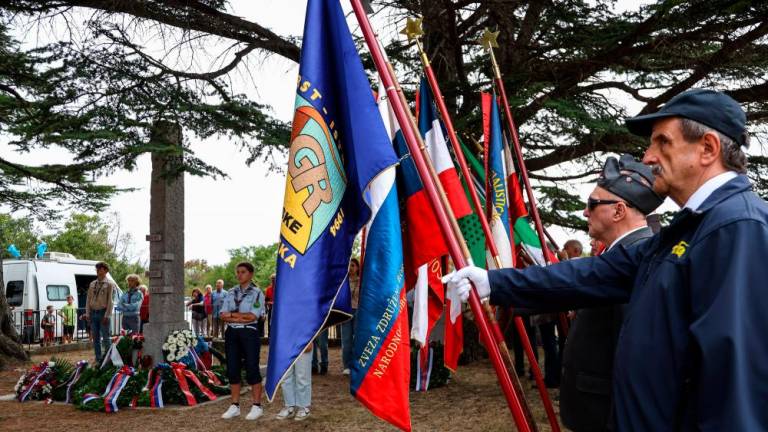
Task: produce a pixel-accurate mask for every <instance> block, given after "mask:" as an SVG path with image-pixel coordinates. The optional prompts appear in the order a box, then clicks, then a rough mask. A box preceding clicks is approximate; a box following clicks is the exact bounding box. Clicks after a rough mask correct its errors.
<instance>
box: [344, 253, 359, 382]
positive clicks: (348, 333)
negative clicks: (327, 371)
mask: <svg viewBox="0 0 768 432" xmlns="http://www.w3.org/2000/svg"><path fill="white" fill-rule="evenodd" d="M349 291H350V296H351V298H352V318H351V319H350V320H349V321H347V322H345V323H343V324H341V358H342V362H343V363H344V370H343V371H342V372H341V373H342V374H344V375H349V373H350V369H352V362H353V361H354V360H353V354H352V352H353V348H354V345H353V340H354V334H355V315H356V314H357V303H358V300H359V298H360V261H359V260H358V259H357V258H352V259H351V260H350V261H349Z"/></svg>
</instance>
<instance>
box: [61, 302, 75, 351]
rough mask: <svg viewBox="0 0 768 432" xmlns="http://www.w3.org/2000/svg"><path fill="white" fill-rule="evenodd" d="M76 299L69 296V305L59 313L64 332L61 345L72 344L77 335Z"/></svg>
mask: <svg viewBox="0 0 768 432" xmlns="http://www.w3.org/2000/svg"><path fill="white" fill-rule="evenodd" d="M74 300H75V299H74V297H72V296H71V295H68V296H67V304H65V305H64V307H62V308H61V310H60V311H59V316H60V317H61V321H62V324H63V330H64V332H63V333H62V337H61V343H63V344H66V343H70V342H72V340H73V337H74V335H75V323H77V308H76V307H75V305H74V304H73V302H74Z"/></svg>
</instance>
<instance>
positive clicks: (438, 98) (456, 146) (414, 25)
mask: <svg viewBox="0 0 768 432" xmlns="http://www.w3.org/2000/svg"><path fill="white" fill-rule="evenodd" d="M400 33H401V34H405V35H406V36H407V37H408V40H414V41H415V43H416V46H417V48H418V50H419V54H420V57H421V60H422V63H423V65H424V71H425V72H426V75H427V81H428V82H429V86H430V88H431V89H432V94H433V96H434V100H435V104H436V105H437V108H438V111H440V115H441V117H442V119H443V124H444V125H445V127H446V129H447V132H448V137H449V141H450V143H451V146H452V147H453V151H454V154H455V155H456V159H457V161H458V163H459V169H460V170H461V174H462V176H463V177H464V178H465V179H466V180H467V182H468V183H467V185H468V188H469V193H470V199H472V204H473V205H474V207H475V209H476V210H477V212H478V218H479V219H480V225H481V227H482V230H483V233H484V234H485V239H486V246H487V247H488V251H489V252H490V255H491V257H492V259H493V263H494V264H495V267H496V268H501V267H502V265H501V259H500V258H499V252H498V248H497V247H496V243H495V242H494V241H493V237H492V236H491V229H490V226H489V225H488V221H487V219H486V218H485V216H484V214H483V212H482V206H481V204H480V198H479V196H478V195H477V191H476V190H475V188H474V187H473V186H472V184H471V183H469V182H470V181H471V176H470V173H469V167H468V166H467V162H466V159H465V158H464V154H463V152H462V150H461V145H460V143H459V139H458V136H457V135H456V130H455V129H454V127H453V122H452V121H451V117H450V115H449V114H448V108H447V107H446V105H445V101H444V99H443V95H442V92H441V91H440V87H439V85H438V83H437V78H436V77H435V73H434V70H433V69H432V65H431V64H430V62H429V59H428V57H427V55H426V53H425V52H424V49H423V47H422V46H421V43H420V42H419V39H418V36H419V35H421V34H422V32H421V19H411V18H408V21H407V24H406V28H404V29H403V30H402V31H401V32H400ZM390 71H391V67H390ZM398 91H399V93H400V95H401V99H403V101H404V95H403V93H402V89H400V88H398ZM411 120H412V122H413V123H414V127H415V128H416V129H418V127H417V126H416V124H415V119H414V118H413V117H411ZM419 138H420V136H419ZM425 159H426V160H427V162H428V164H429V165H431V164H430V163H429V155H427V154H426V153H425ZM437 184H438V185H439V186H440V183H439V181H438V182H437ZM440 195H441V198H445V193H444V192H442V191H441V193H440ZM444 205H446V206H447V207H449V208H450V203H448V202H447V201H445V204H444ZM449 216H450V217H451V218H452V219H454V220H455V217H454V216H453V215H449ZM452 222H453V221H452ZM452 227H453V228H454V231H455V232H457V234H458V235H461V230H460V228H459V227H458V224H452ZM461 245H462V253H464V255H465V257H466V258H468V259H469V258H471V254H470V252H469V249H467V247H466V244H465V243H464V242H462V244H461ZM483 309H484V311H485V314H486V319H487V320H488V322H489V323H490V324H491V326H492V327H493V330H494V334H495V336H496V341H497V342H498V344H499V349H500V351H501V354H502V357H504V361H505V363H506V364H507V367H508V369H509V373H510V376H511V377H512V380H513V384H514V386H515V390H516V391H517V393H518V397H519V398H520V400H521V402H522V405H523V408H524V409H525V414H526V417H527V418H528V422H529V424H530V425H531V428H532V429H533V430H534V431H535V430H538V428H537V425H536V422H535V420H534V418H533V415H532V413H531V410H530V407H529V406H528V403H527V401H526V399H525V392H524V391H523V388H522V385H521V384H520V380H519V377H518V376H517V374H515V369H514V361H513V360H512V356H511V355H510V353H509V348H508V347H507V342H506V340H505V339H504V333H503V332H502V331H501V328H500V327H499V323H498V321H497V320H496V315H495V312H494V311H493V309H492V308H491V306H490V305H489V304H488V303H486V302H483ZM534 360H535V359H534ZM536 367H538V365H536Z"/></svg>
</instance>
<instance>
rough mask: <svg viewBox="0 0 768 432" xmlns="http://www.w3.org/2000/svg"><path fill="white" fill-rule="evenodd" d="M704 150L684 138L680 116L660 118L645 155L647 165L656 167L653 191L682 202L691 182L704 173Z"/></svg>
mask: <svg viewBox="0 0 768 432" xmlns="http://www.w3.org/2000/svg"><path fill="white" fill-rule="evenodd" d="M700 151H701V146H698V145H695V144H694V143H689V142H688V141H686V140H685V139H684V138H683V134H682V130H681V129H680V119H679V118H676V117H672V118H665V119H661V120H658V121H656V123H655V124H654V125H653V132H652V134H651V144H650V146H649V147H648V149H647V150H646V151H645V156H644V157H643V163H644V164H646V165H653V166H655V169H654V174H655V175H656V180H655V181H654V183H653V190H654V191H656V193H657V194H659V195H660V196H662V197H667V196H671V197H672V199H673V200H675V201H676V202H677V203H678V204H680V205H682V204H683V203H681V202H679V201H680V200H681V199H683V198H684V195H685V192H686V191H687V190H688V185H689V184H690V183H691V182H692V181H696V178H697V176H698V175H700V173H701V166H700V164H699V160H700V158H699V157H700Z"/></svg>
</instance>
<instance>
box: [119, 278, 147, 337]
mask: <svg viewBox="0 0 768 432" xmlns="http://www.w3.org/2000/svg"><path fill="white" fill-rule="evenodd" d="M125 283H126V284H127V285H128V291H126V292H124V293H123V295H122V296H120V300H119V301H118V302H117V307H118V308H119V309H120V310H121V311H122V312H123V322H122V328H123V330H128V331H131V332H133V333H138V332H139V321H140V320H139V312H140V309H141V302H142V301H143V300H144V295H143V294H142V293H141V291H139V284H140V283H141V280H140V279H139V275H136V274H129V275H128V276H126V277H125Z"/></svg>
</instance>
